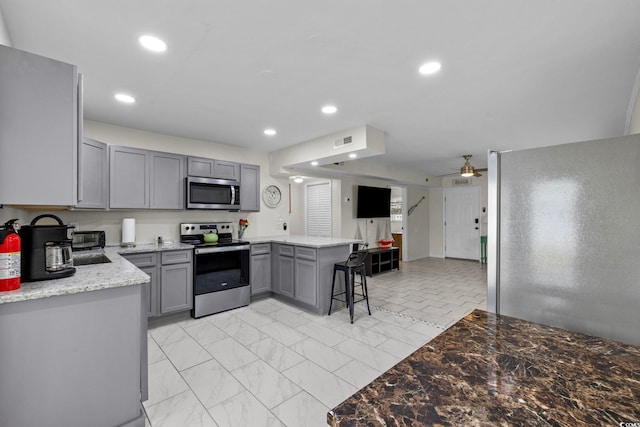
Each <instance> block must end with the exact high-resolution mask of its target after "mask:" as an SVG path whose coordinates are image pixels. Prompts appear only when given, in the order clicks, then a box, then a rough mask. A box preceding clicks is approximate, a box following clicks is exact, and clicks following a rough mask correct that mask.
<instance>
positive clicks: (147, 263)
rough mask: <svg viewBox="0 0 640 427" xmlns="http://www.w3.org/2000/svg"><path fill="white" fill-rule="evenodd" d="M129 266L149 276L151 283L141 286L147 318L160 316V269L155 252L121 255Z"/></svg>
mask: <svg viewBox="0 0 640 427" xmlns="http://www.w3.org/2000/svg"><path fill="white" fill-rule="evenodd" d="M122 256H123V257H125V258H126V259H127V261H129V262H130V263H131V264H133V265H135V266H136V267H138V268H139V269H140V270H142V271H144V272H145V273H147V274H148V275H149V277H150V278H151V281H150V282H149V283H148V284H146V285H143V290H144V292H143V295H142V298H143V303H144V306H145V307H146V308H147V317H150V316H157V315H159V314H160V268H159V266H158V253H157V252H143V253H134V254H123V255H122Z"/></svg>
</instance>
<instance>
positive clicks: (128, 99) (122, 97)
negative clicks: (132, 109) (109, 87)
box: [114, 93, 136, 104]
mask: <svg viewBox="0 0 640 427" xmlns="http://www.w3.org/2000/svg"><path fill="white" fill-rule="evenodd" d="M114 98H116V99H117V100H118V101H120V102H124V103H125V104H133V103H134V102H136V99H135V98H134V97H133V96H131V95H127V94H126V93H116V94H115V96H114Z"/></svg>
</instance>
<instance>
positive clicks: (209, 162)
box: [187, 157, 215, 178]
mask: <svg viewBox="0 0 640 427" xmlns="http://www.w3.org/2000/svg"><path fill="white" fill-rule="evenodd" d="M214 169H215V160H213V159H204V158H201V157H189V158H188V159H187V175H189V176H203V177H205V178H213V174H214Z"/></svg>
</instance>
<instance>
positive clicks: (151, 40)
mask: <svg viewBox="0 0 640 427" xmlns="http://www.w3.org/2000/svg"><path fill="white" fill-rule="evenodd" d="M138 41H139V42H140V44H141V45H142V46H143V47H144V48H145V49H149V50H150V51H152V52H164V51H165V50H167V44H166V43H165V42H164V41H162V40H160V39H159V38H157V37H153V36H140V38H139V39H138Z"/></svg>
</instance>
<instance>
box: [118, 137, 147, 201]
mask: <svg viewBox="0 0 640 427" xmlns="http://www.w3.org/2000/svg"><path fill="white" fill-rule="evenodd" d="M149 188H150V185H149V152H148V151H146V150H140V149H137V148H131V147H119V146H115V145H111V146H110V147H109V207H111V208H130V209H141V208H148V207H149Z"/></svg>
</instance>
